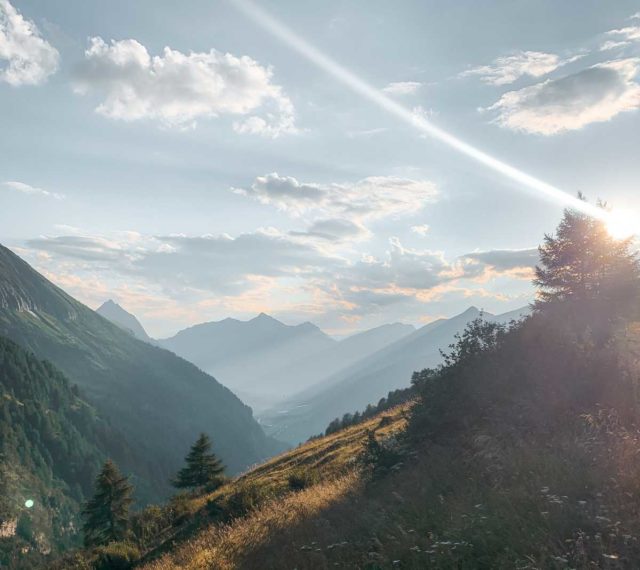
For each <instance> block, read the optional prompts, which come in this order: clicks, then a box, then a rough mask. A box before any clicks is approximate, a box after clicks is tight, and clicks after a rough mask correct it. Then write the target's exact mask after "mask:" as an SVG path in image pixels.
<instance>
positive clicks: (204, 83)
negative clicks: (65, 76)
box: [74, 37, 296, 137]
mask: <svg viewBox="0 0 640 570" xmlns="http://www.w3.org/2000/svg"><path fill="white" fill-rule="evenodd" d="M272 79H273V71H272V69H271V68H269V67H264V66H261V65H260V64H259V63H258V62H256V61H255V60H253V59H251V58H250V57H247V56H242V57H236V56H234V55H232V54H230V53H221V52H218V51H216V50H213V49H212V50H211V51H209V52H190V53H189V54H184V53H182V52H180V51H177V50H173V49H171V48H169V47H165V48H164V51H163V52H162V55H156V56H153V57H152V56H151V55H150V54H149V52H148V51H147V48H146V47H145V46H143V45H142V44H140V43H139V42H137V41H136V40H133V39H129V40H121V41H114V40H112V41H111V43H110V44H107V43H106V42H105V41H104V40H103V39H102V38H100V37H94V38H91V41H90V46H89V48H88V49H87V50H86V51H85V60H84V62H83V63H82V64H80V65H79V66H78V68H77V69H76V71H75V75H74V89H75V91H76V92H77V93H79V94H86V93H89V92H96V93H98V94H99V95H100V96H102V98H103V101H102V103H100V105H99V106H98V107H97V108H96V111H97V112H98V113H101V114H103V115H105V116H107V117H110V118H112V119H121V120H125V121H135V120H140V119H153V120H158V121H160V122H161V123H162V124H163V125H165V126H177V127H188V126H193V125H195V123H196V120H197V119H202V118H211V117H218V116H221V115H230V116H235V117H241V119H239V120H237V121H236V122H235V123H234V128H235V129H236V131H238V132H240V133H258V134H263V135H267V136H270V137H277V136H280V135H282V134H284V133H292V132H295V130H296V128H295V121H294V107H293V104H292V102H291V100H290V99H289V98H288V97H287V96H286V95H285V94H284V92H283V90H282V88H281V87H280V86H279V85H276V84H274V83H273V81H272ZM258 111H260V112H261V113H262V114H261V115H258V114H256V113H257V112H258Z"/></svg>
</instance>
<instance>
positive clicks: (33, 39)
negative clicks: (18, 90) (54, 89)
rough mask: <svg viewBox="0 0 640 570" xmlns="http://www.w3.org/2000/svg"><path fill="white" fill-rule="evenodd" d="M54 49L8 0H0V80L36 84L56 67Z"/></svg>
mask: <svg viewBox="0 0 640 570" xmlns="http://www.w3.org/2000/svg"><path fill="white" fill-rule="evenodd" d="M58 60H59V54H58V51H57V50H56V49H55V48H54V47H53V46H52V45H51V44H49V43H47V42H46V41H45V40H44V39H43V38H42V37H41V35H40V31H39V30H38V28H37V26H36V25H35V24H34V23H33V22H30V21H29V20H25V18H24V17H23V16H22V14H20V12H18V11H17V10H16V9H15V8H14V7H13V6H12V5H11V3H10V2H9V0H0V81H4V82H6V83H8V84H9V85H13V86H15V87H17V86H20V85H39V84H41V83H43V82H44V81H46V79H47V78H48V77H49V76H50V75H52V74H53V73H55V72H56V70H57V69H58Z"/></svg>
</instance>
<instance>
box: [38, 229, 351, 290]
mask: <svg viewBox="0 0 640 570" xmlns="http://www.w3.org/2000/svg"><path fill="white" fill-rule="evenodd" d="M27 245H28V246H29V247H30V248H32V249H35V250H38V251H41V252H46V253H49V254H55V255H58V256H63V257H65V258H70V259H75V260H79V261H82V262H91V263H94V264H95V266H96V267H98V268H104V269H108V270H109V271H111V272H114V271H115V272H118V273H120V274H122V275H128V276H135V277H139V278H143V279H145V280H147V281H149V282H151V283H158V284H161V285H163V286H164V287H165V288H167V290H171V291H174V292H176V294H177V293H178V292H179V291H184V290H188V289H190V288H193V289H199V290H201V291H208V292H216V293H224V294H230V293H238V292H241V291H245V290H247V289H249V288H250V287H251V277H253V276H261V277H274V278H279V277H291V278H295V277H298V276H303V275H306V274H307V273H310V272H317V271H318V270H319V268H326V267H327V266H328V265H330V264H335V263H338V262H339V260H338V259H337V258H335V257H332V256H330V255H328V254H326V253H325V252H323V251H322V250H321V249H319V248H317V247H316V246H315V245H313V244H311V243H306V242H304V241H301V240H297V239H295V238H293V237H290V236H288V235H286V234H282V233H280V232H278V231H277V230H274V229H269V228H267V229H261V230H258V231H256V232H253V233H246V234H241V235H239V236H237V237H231V236H229V235H226V234H221V235H216V236H213V235H204V236H185V235H169V236H153V237H142V236H139V235H138V234H135V233H126V232H125V233H121V234H120V235H119V236H116V237H113V238H106V237H102V236H79V235H67V236H57V237H41V238H36V239H31V240H29V241H28V242H27Z"/></svg>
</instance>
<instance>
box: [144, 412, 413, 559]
mask: <svg viewBox="0 0 640 570" xmlns="http://www.w3.org/2000/svg"><path fill="white" fill-rule="evenodd" d="M410 406H411V404H407V405H403V406H398V407H396V408H393V409H391V410H387V411H386V412H384V413H383V414H381V415H380V416H376V417H374V418H372V419H370V420H368V421H366V422H363V423H361V424H358V425H355V426H352V427H350V428H348V429H345V430H343V431H341V432H338V433H335V434H332V435H330V436H327V437H323V438H319V439H316V440H312V441H310V442H307V443H305V444H303V445H301V446H299V447H297V448H295V449H293V450H291V451H288V452H286V453H283V454H281V455H279V456H277V457H274V458H273V459H271V460H269V461H267V462H266V463H264V464H261V465H258V466H257V467H255V468H253V469H251V470H250V471H248V472H246V473H244V474H243V475H241V476H239V477H237V478H236V479H234V480H232V481H230V482H229V483H228V484H226V485H224V486H223V487H221V488H220V489H218V490H216V491H215V492H214V493H210V494H208V495H205V496H202V497H197V498H194V499H192V500H191V501H190V504H189V509H190V511H191V513H192V514H193V516H197V514H198V512H199V511H201V510H203V509H206V505H207V503H208V502H210V501H212V500H215V499H220V498H224V496H229V495H231V494H233V493H234V492H236V491H237V490H238V489H241V488H243V487H245V486H247V485H253V486H259V487H261V488H266V489H269V490H270V491H271V493H272V498H270V499H268V500H266V501H265V502H264V503H263V504H261V505H259V506H258V507H257V508H255V509H253V510H252V511H251V512H249V513H248V515H246V516H244V517H241V518H238V519H236V520H234V521H233V522H231V523H229V524H211V525H209V526H206V527H205V528H202V529H201V530H199V531H197V532H196V533H194V534H193V535H192V536H190V537H189V538H187V539H186V540H184V541H182V542H181V543H179V544H176V545H172V549H171V551H170V552H169V553H166V554H164V555H163V556H161V557H160V558H158V559H156V560H153V561H151V562H149V563H147V564H146V565H145V566H144V568H147V569H148V570H168V569H178V568H179V569H194V570H195V569H205V568H207V569H208V568H214V569H220V570H227V569H232V568H240V567H243V568H253V567H260V566H259V564H260V563H259V562H255V563H252V562H250V561H248V560H247V559H248V558H252V557H253V556H254V555H256V554H257V552H258V551H259V550H260V549H261V548H262V547H265V546H266V545H267V544H268V543H269V542H271V541H273V540H274V539H275V538H278V537H280V538H283V533H284V535H285V536H286V532H287V530H288V529H293V528H296V529H298V530H299V529H300V527H303V526H304V525H305V523H308V522H312V521H313V522H316V519H317V517H318V516H320V515H321V514H322V513H323V512H324V511H327V510H329V509H331V508H332V507H334V506H335V505H337V504H338V503H340V502H342V501H344V500H345V499H346V498H347V497H348V496H350V495H355V494H357V493H358V491H359V490H360V488H361V483H362V479H361V469H360V463H359V461H358V458H359V457H360V455H361V454H362V453H363V451H364V444H365V442H366V440H367V437H368V433H369V432H370V431H374V432H375V435H376V438H378V439H386V438H389V437H393V436H394V435H396V434H398V433H399V432H401V431H402V430H404V428H405V427H406V423H407V414H408V411H409V408H410ZM383 417H386V418H388V419H385V420H384V421H383V422H382V425H381V419H382V418H383ZM300 469H309V470H311V471H312V472H313V473H314V474H317V476H318V478H319V482H318V483H317V484H315V485H313V486H311V487H310V488H308V489H304V490H301V491H297V492H293V491H290V490H289V483H288V479H289V476H290V475H291V474H292V473H294V472H296V471H297V470H300ZM310 532H311V534H313V533H314V532H315V531H310ZM303 535H304V532H303ZM312 538H313V536H309V541H308V542H309V544H308V545H303V546H302V551H301V552H303V553H305V558H308V555H309V553H310V551H311V552H312V551H314V550H315V549H316V546H315V544H312V543H314V540H312ZM338 538H339V537H336V540H337V539H338ZM285 540H286V538H285ZM324 542H325V543H326V542H327V540H326V539H325V540H324ZM336 544H339V542H337V543H336ZM305 546H306V547H307V548H304V547H305ZM329 546H330V545H329ZM336 548H337V547H336ZM264 563H265V564H266V565H265V566H262V567H263V568H271V567H273V568H275V567H277V566H272V565H271V564H276V565H277V564H279V563H278V562H276V561H275V560H274V561H273V562H272V563H268V562H266V561H265V562H264ZM255 564H258V566H255ZM292 568H293V566H292Z"/></svg>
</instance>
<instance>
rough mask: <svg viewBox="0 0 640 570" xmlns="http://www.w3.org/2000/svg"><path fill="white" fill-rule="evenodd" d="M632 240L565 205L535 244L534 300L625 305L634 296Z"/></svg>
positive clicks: (638, 270)
mask: <svg viewBox="0 0 640 570" xmlns="http://www.w3.org/2000/svg"><path fill="white" fill-rule="evenodd" d="M580 197H581V198H582V196H580ZM600 206H601V207H603V208H604V205H603V204H600ZM631 245H632V240H631V238H629V239H622V240H620V239H615V238H613V237H612V236H611V235H610V234H609V232H608V231H607V228H606V225H605V223H604V222H603V221H602V220H599V219H596V218H594V217H592V216H588V215H586V214H583V213H581V212H577V211H575V210H565V212H564V216H563V218H562V221H561V222H560V224H559V226H558V229H557V230H556V235H545V237H544V243H543V245H541V246H540V247H539V252H540V265H539V266H538V267H536V277H535V280H534V284H535V285H536V286H538V288H539V300H540V302H539V303H538V304H539V305H541V304H545V303H553V302H558V301H560V302H562V301H576V302H585V301H587V302H589V301H597V302H601V303H606V304H607V305H608V306H609V309H614V310H616V311H617V312H619V311H620V310H625V309H626V308H627V307H628V306H629V304H630V303H631V304H633V303H635V301H636V299H637V295H638V281H639V276H640V265H639V263H638V258H637V255H636V253H635V252H632V251H631Z"/></svg>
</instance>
